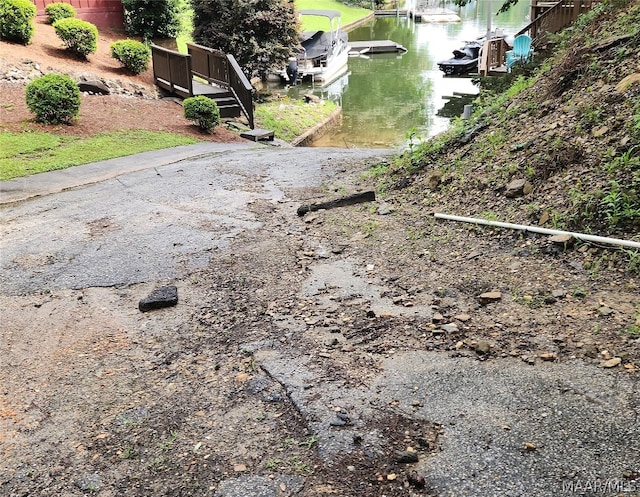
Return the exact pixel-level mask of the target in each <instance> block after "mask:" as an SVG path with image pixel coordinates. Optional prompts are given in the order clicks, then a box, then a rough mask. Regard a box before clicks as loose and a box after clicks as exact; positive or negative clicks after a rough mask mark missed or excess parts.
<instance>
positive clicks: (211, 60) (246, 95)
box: [151, 43, 255, 129]
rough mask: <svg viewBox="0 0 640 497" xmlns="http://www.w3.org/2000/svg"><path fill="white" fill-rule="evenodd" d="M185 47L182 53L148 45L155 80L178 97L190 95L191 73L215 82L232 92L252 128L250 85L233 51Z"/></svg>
mask: <svg viewBox="0 0 640 497" xmlns="http://www.w3.org/2000/svg"><path fill="white" fill-rule="evenodd" d="M187 50H188V51H189V53H188V54H183V53H180V52H176V51H174V50H168V49H166V48H162V47H159V46H157V45H152V46H151V53H152V59H153V79H154V82H155V84H156V85H157V86H159V87H160V88H163V89H165V90H167V91H169V92H171V93H173V94H175V95H178V96H180V97H182V98H188V97H192V96H193V77H194V76H197V77H199V78H202V79H204V80H205V81H207V82H208V83H213V84H215V85H218V86H220V87H222V88H224V89H225V90H228V91H229V92H231V93H232V94H233V97H234V98H235V100H236V102H237V103H238V105H239V107H240V110H241V111H242V113H243V114H244V115H245V116H246V118H247V120H248V121H249V127H251V129H253V128H254V126H255V124H254V118H253V87H252V86H251V83H250V82H249V80H248V79H247V77H246V76H245V75H244V73H243V72H242V69H241V68H240V66H239V65H238V63H237V62H236V59H235V58H234V57H233V55H230V54H225V53H223V52H220V51H218V50H213V49H211V48H209V47H204V46H202V45H196V44H194V43H188V44H187Z"/></svg>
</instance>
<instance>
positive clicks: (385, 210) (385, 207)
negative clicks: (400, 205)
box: [377, 203, 393, 216]
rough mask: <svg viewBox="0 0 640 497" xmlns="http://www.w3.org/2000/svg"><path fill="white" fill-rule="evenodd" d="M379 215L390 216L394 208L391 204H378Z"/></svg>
mask: <svg viewBox="0 0 640 497" xmlns="http://www.w3.org/2000/svg"><path fill="white" fill-rule="evenodd" d="M377 212H378V215H380V216H388V215H389V214H391V213H392V212H393V209H392V208H391V207H390V206H389V204H384V203H383V204H380V205H379V206H378V211H377Z"/></svg>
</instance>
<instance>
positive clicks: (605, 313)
mask: <svg viewBox="0 0 640 497" xmlns="http://www.w3.org/2000/svg"><path fill="white" fill-rule="evenodd" d="M598 314H600V315H601V316H610V315H611V314H613V309H611V308H610V307H607V306H606V305H603V306H602V307H600V308H599V309H598Z"/></svg>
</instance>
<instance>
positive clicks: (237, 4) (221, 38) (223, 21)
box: [192, 0, 299, 76]
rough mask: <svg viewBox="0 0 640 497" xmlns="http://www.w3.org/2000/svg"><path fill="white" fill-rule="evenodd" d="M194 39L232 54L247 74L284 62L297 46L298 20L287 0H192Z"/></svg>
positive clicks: (268, 68)
mask: <svg viewBox="0 0 640 497" xmlns="http://www.w3.org/2000/svg"><path fill="white" fill-rule="evenodd" d="M192 5H193V11H194V19H193V25H194V31H193V38H194V40H196V42H197V43H200V44H202V45H205V46H207V47H210V48H215V49H217V50H221V51H223V52H225V53H229V54H231V55H233V56H234V57H235V58H236V60H237V61H238V64H240V66H241V67H242V69H243V71H244V72H245V73H246V74H248V75H250V76H256V75H259V76H263V75H265V74H266V73H267V72H269V71H273V70H275V69H279V68H281V67H283V66H284V65H285V62H286V60H287V58H288V57H289V56H290V55H291V53H292V48H293V47H295V46H297V45H298V43H299V42H298V21H297V18H296V15H295V12H294V7H293V2H290V1H288V0H192Z"/></svg>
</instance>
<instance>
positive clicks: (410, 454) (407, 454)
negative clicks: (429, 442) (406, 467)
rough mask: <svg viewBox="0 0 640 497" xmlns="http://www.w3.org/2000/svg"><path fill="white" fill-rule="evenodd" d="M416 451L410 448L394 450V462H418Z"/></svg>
mask: <svg viewBox="0 0 640 497" xmlns="http://www.w3.org/2000/svg"><path fill="white" fill-rule="evenodd" d="M418 460H419V458H418V453H417V452H415V451H411V450H403V451H401V452H396V462H397V463H400V464H413V463H416V462H418Z"/></svg>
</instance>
